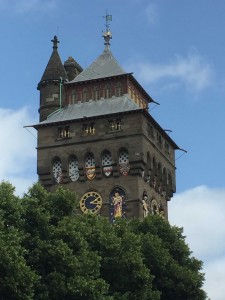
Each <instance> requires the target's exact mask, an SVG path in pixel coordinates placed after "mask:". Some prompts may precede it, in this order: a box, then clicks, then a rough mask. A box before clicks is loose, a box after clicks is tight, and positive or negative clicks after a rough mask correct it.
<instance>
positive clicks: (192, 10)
mask: <svg viewBox="0 0 225 300" xmlns="http://www.w3.org/2000/svg"><path fill="white" fill-rule="evenodd" d="M106 10H107V11H108V13H109V14H112V16H113V21H112V22H111V26H110V27H111V31H112V34H113V39H112V41H111V50H112V52H113V54H114V56H115V57H116V59H117V60H118V62H119V63H120V65H121V66H122V67H123V68H124V69H125V70H126V71H127V72H133V74H134V76H135V77H136V79H137V80H138V81H139V82H140V83H141V84H142V85H143V87H144V88H145V89H146V91H147V92H148V93H149V94H150V95H151V97H152V98H153V99H155V100H156V101H157V102H159V103H160V106H157V107H154V105H152V106H151V107H150V109H151V110H150V113H151V114H152V116H153V117H154V118H155V119H156V120H157V122H158V123H159V124H160V125H161V126H162V127H163V128H164V129H171V130H172V132H171V134H170V136H171V138H173V139H174V140H175V141H176V143H177V144H178V145H179V146H180V147H181V148H183V149H185V150H187V151H188V153H187V154H185V155H183V156H182V157H180V156H181V155H182V154H183V152H182V151H178V152H177V161H176V165H177V194H176V195H175V197H174V198H173V199H172V201H171V203H170V205H169V208H170V211H169V215H170V221H171V223H172V224H176V225H178V226H181V227H184V232H185V235H186V236H187V242H188V243H189V245H190V248H191V249H192V250H193V252H194V255H196V256H197V257H198V258H200V259H202V260H203V261H204V272H206V284H205V289H206V291H207V292H208V294H209V296H210V298H211V299H217V300H222V299H223V295H224V293H225V287H224V284H223V282H224V279H225V271H224V270H225V242H224V233H225V230H224V228H225V218H223V212H224V210H225V204H224V201H223V199H224V198H225V181H224V180H225V179H224V172H223V169H224V168H225V160H224V159H223V155H224V153H225V140H224V134H223V130H224V127H225V126H224V123H225V121H224V112H225V101H224V100H225V34H224V28H225V18H224V12H225V1H221V0H218V1H211V0H199V1H194V0H189V1H179V0H170V1H165V0H155V1H154V0H123V1H118V0H114V1H111V2H110V3H109V2H108V1H105V0H89V1H88V0H74V1H72V0H65V1H60V0H29V1H27V0H10V1H9V0H0V25H1V28H2V30H1V47H0V70H1V72H0V82H1V95H0V122H1V126H0V136H1V139H2V143H1V145H2V147H1V150H0V151H1V152H0V153H1V157H2V158H3V159H2V163H1V168H0V178H1V179H5V180H9V181H11V182H12V183H13V184H14V185H15V186H16V188H17V192H18V193H19V194H21V193H23V192H24V191H26V189H27V187H28V186H29V185H31V184H32V183H33V182H35V181H36V180H37V176H36V150H35V147H36V139H35V137H34V135H35V131H32V130H31V134H30V133H29V132H28V131H27V130H25V129H23V126H24V125H27V124H32V123H34V122H36V121H37V120H38V112H37V110H38V105H39V93H38V91H37V90H36V87H37V84H38V82H39V81H40V79H41V76H42V74H43V72H44V69H45V67H46V64H47V62H48V60H49V57H50V55H51V52H52V43H51V39H52V38H53V36H54V35H55V34H56V35H57V36H58V38H59V40H60V44H59V49H58V50H59V53H60V56H61V59H62V61H63V62H64V61H65V60H66V59H67V58H68V56H73V57H74V58H75V59H76V60H77V62H78V63H79V64H80V65H81V66H82V67H83V68H85V67H87V66H88V65H89V64H90V63H91V62H92V61H93V60H94V59H95V58H96V57H97V56H98V55H100V53H101V52H102V50H103V47H104V45H103V39H102V37H101V34H102V30H104V19H103V18H102V16H103V15H105V13H106Z"/></svg>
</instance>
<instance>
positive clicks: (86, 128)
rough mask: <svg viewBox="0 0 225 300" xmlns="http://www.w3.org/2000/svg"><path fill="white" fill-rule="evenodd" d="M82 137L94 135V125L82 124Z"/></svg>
mask: <svg viewBox="0 0 225 300" xmlns="http://www.w3.org/2000/svg"><path fill="white" fill-rule="evenodd" d="M83 135H95V123H91V124H84V125H83Z"/></svg>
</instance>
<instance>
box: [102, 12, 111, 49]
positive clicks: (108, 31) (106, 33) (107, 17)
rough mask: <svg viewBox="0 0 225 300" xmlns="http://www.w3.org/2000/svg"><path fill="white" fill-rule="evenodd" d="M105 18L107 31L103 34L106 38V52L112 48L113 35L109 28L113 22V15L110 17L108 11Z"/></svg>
mask: <svg viewBox="0 0 225 300" xmlns="http://www.w3.org/2000/svg"><path fill="white" fill-rule="evenodd" d="M103 18H105V27H106V31H105V32H103V37H104V40H105V43H104V44H105V50H108V49H109V46H110V42H109V41H110V40H111V38H112V33H111V31H110V28H109V22H110V21H112V15H108V14H107V11H106V15H105V16H103Z"/></svg>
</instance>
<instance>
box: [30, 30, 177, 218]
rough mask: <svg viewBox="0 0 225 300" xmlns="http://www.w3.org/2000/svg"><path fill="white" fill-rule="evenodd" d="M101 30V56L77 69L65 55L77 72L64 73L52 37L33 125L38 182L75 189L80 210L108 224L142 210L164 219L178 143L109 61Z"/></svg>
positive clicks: (127, 76) (135, 83) (137, 89)
mask: <svg viewBox="0 0 225 300" xmlns="http://www.w3.org/2000/svg"><path fill="white" fill-rule="evenodd" d="M106 29H107V30H106V31H105V33H104V34H103V37H104V45H105V46H104V50H103V52H102V54H101V55H100V56H99V57H98V58H97V59H96V60H95V61H94V62H93V63H92V64H91V65H90V66H89V67H88V68H87V69H85V70H83V71H82V68H81V67H80V66H79V65H78V64H77V63H75V64H74V61H73V60H72V59H70V61H67V62H66V64H65V66H66V65H67V67H68V65H70V63H73V64H74V65H75V66H76V70H75V71H72V72H71V70H70V75H68V76H67V74H66V72H65V68H64V67H63V65H62V63H61V60H60V58H59V56H58V52H57V43H58V40H57V39H55V38H54V40H53V53H52V56H51V58H50V60H49V63H48V65H47V67H46V70H45V72H44V75H43V76H42V79H41V81H40V83H39V85H38V89H39V90H40V95H41V96H40V97H41V103H40V120H41V122H40V123H38V124H36V125H34V127H35V128H36V129H37V131H38V147H37V154H38V157H37V172H38V175H39V180H40V182H41V184H42V185H43V186H45V187H46V189H47V190H49V191H53V190H55V189H56V188H57V187H58V186H59V185H60V186H63V187H65V188H69V189H70V190H72V191H75V192H76V193H77V194H78V196H79V199H80V209H81V211H82V212H83V213H87V212H92V213H96V214H100V215H102V216H106V217H109V219H110V221H112V222H113V221H114V220H115V219H117V218H121V217H122V218H127V219H129V218H132V217H137V218H143V217H145V216H146V215H148V214H160V215H162V216H163V217H165V218H167V217H168V209H167V202H168V201H169V200H170V199H171V197H172V196H173V193H174V192H175V190H176V184H175V154H174V152H175V150H176V149H179V148H178V146H177V145H176V143H175V142H174V141H173V140H172V139H171V138H170V137H169V136H168V135H167V133H166V132H165V131H164V130H163V129H162V128H161V126H160V125H159V124H158V123H157V122H156V120H154V119H153V117H152V116H151V115H150V113H149V106H151V104H152V103H154V100H153V99H152V98H151V97H150V96H149V94H148V93H147V92H146V91H145V90H144V88H143V87H142V86H141V85H140V83H139V82H138V81H137V80H136V79H135V78H134V76H133V75H132V73H127V72H126V71H124V70H123V69H122V68H121V67H120V65H119V64H118V62H117V61H116V59H115V58H114V56H113V54H112V52H111V50H110V40H111V38H112V35H111V32H110V30H109V27H107V28H106ZM69 67H71V65H70V66H69ZM73 72H74V73H73ZM76 72H77V73H76ZM73 77H74V78H73ZM60 78H62V81H61V83H62V90H63V92H62V95H63V96H62V103H63V105H61V106H60V105H59V98H58V97H59V84H60ZM71 78H73V79H71ZM54 95H55V96H54ZM56 95H58V96H57V97H56ZM48 97H52V100H51V101H50V100H48ZM53 111H55V112H54V113H52V112H53ZM49 114H50V115H49ZM47 116H48V118H47Z"/></svg>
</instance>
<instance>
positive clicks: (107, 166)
mask: <svg viewBox="0 0 225 300" xmlns="http://www.w3.org/2000/svg"><path fill="white" fill-rule="evenodd" d="M102 171H103V173H104V175H105V176H107V177H109V176H110V175H111V174H112V155H111V153H110V152H109V151H108V150H106V151H104V152H103V154H102Z"/></svg>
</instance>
